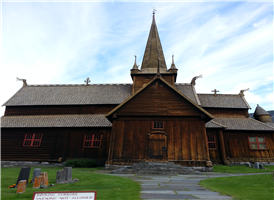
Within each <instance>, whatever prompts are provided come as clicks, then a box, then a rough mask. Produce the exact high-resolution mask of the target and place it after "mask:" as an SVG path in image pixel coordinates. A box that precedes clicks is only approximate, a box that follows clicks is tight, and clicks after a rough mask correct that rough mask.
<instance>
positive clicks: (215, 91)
mask: <svg viewBox="0 0 274 200" xmlns="http://www.w3.org/2000/svg"><path fill="white" fill-rule="evenodd" d="M211 92H214V95H215V96H216V95H217V92H220V91H219V90H216V89H214V90H211Z"/></svg>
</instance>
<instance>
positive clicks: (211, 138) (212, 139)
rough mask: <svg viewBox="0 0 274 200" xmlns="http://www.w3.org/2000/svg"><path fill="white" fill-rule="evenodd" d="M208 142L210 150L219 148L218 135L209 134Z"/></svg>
mask: <svg viewBox="0 0 274 200" xmlns="http://www.w3.org/2000/svg"><path fill="white" fill-rule="evenodd" d="M207 144H208V149H209V150H215V149H217V145H216V137H215V136H214V135H208V136H207Z"/></svg>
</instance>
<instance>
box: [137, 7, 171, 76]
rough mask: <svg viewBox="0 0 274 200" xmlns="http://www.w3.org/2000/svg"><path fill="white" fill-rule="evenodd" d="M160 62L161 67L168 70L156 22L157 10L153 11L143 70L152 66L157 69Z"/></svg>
mask: <svg viewBox="0 0 274 200" xmlns="http://www.w3.org/2000/svg"><path fill="white" fill-rule="evenodd" d="M158 62H159V67H160V69H165V70H167V67H166V61H165V57H164V53H163V49H162V45H161V41H160V37H159V34H158V30H157V26H156V22H155V12H154V11H153V18H152V24H151V28H150V32H149V36H148V40H147V45H146V49H145V53H144V57H143V62H142V66H141V70H142V71H143V70H146V69H147V70H149V69H152V68H154V69H157V67H158Z"/></svg>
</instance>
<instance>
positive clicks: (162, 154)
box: [149, 132, 167, 161]
mask: <svg viewBox="0 0 274 200" xmlns="http://www.w3.org/2000/svg"><path fill="white" fill-rule="evenodd" d="M149 159H151V160H152V161H165V160H166V159H167V136H166V133H162V132H158V133H149Z"/></svg>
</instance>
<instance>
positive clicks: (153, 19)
mask: <svg viewBox="0 0 274 200" xmlns="http://www.w3.org/2000/svg"><path fill="white" fill-rule="evenodd" d="M155 11H156V9H155V7H153V12H152V14H153V21H155Z"/></svg>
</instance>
